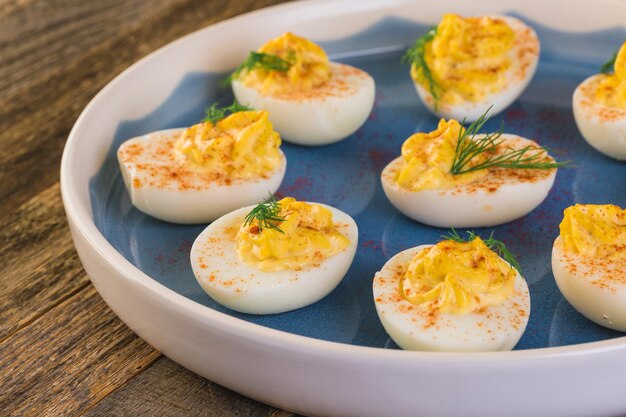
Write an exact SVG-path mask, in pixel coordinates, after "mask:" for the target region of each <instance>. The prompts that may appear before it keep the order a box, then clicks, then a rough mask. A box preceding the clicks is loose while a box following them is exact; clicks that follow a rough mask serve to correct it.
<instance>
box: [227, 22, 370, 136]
mask: <svg viewBox="0 0 626 417" xmlns="http://www.w3.org/2000/svg"><path fill="white" fill-rule="evenodd" d="M230 79H231V82H232V87H233V92H234V94H235V97H236V98H237V100H238V101H239V102H240V103H243V104H247V105H249V106H252V107H254V108H256V109H263V110H267V111H268V112H269V114H270V120H271V121H272V123H274V126H275V127H276V130H277V131H278V132H280V134H281V136H282V137H283V139H284V140H286V141H288V142H292V143H296V144H300V145H311V146H313V145H325V144H329V143H333V142H337V141H339V140H341V139H344V138H346V137H348V136H350V135H351V134H352V133H354V132H355V131H356V130H357V129H358V128H359V127H361V125H362V124H363V123H365V120H366V119H367V117H368V116H369V114H370V113H371V111H372V107H373V106H374V95H375V86H374V79H373V78H372V77H371V76H370V75H369V74H368V73H366V72H365V71H362V70H360V69H358V68H355V67H352V66H349V65H344V64H339V63H335V62H330V61H329V59H328V56H327V55H326V52H324V50H323V49H322V48H321V47H320V46H319V45H316V44H315V43H313V42H311V41H309V40H307V39H305V38H302V37H299V36H296V35H294V34H292V33H289V32H287V33H285V34H283V35H281V36H279V37H278V38H275V39H272V40H270V41H268V42H267V43H266V44H265V45H263V46H261V47H260V48H259V50H258V51H257V52H251V53H250V55H249V57H248V59H247V60H246V61H245V62H244V63H243V64H242V65H241V66H240V67H239V68H238V69H237V70H235V72H234V73H233V74H232V75H231V77H230Z"/></svg>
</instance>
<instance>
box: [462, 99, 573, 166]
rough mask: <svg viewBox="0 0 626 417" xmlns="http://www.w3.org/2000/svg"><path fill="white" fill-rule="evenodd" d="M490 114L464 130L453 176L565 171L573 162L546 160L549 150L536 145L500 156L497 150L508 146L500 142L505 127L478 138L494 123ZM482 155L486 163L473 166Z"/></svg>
mask: <svg viewBox="0 0 626 417" xmlns="http://www.w3.org/2000/svg"><path fill="white" fill-rule="evenodd" d="M492 107H493V106H492ZM490 110H491V107H489V108H488V109H487V111H486V112H485V113H483V114H482V115H481V116H480V117H479V118H478V120H476V121H475V122H474V123H472V124H470V125H469V126H468V127H467V128H466V129H465V130H463V129H461V130H460V131H459V138H458V141H457V144H456V149H455V152H454V160H453V161H452V166H451V167H450V173H451V174H452V175H459V174H465V173H468V172H473V171H479V170H482V169H488V168H491V167H498V168H507V169H552V168H561V167H563V166H566V165H568V164H569V161H566V162H552V161H550V160H548V159H546V157H547V155H548V151H547V149H546V148H543V147H540V146H539V147H537V146H532V145H528V146H525V147H523V148H520V149H507V150H506V151H504V152H502V153H501V154H499V155H496V154H495V151H496V149H497V148H498V146H500V145H501V144H502V143H503V142H504V139H501V138H500V136H501V135H502V129H503V126H500V129H499V130H498V131H497V132H495V133H489V134H485V135H484V136H481V137H477V135H478V134H479V132H480V130H481V129H482V128H483V126H484V124H485V123H487V122H488V121H489V119H490V117H489V116H487V114H488V113H489V111H490ZM461 124H462V125H464V124H465V119H463V122H462V123H461ZM481 154H487V155H488V156H487V158H486V159H485V160H484V161H481V162H478V163H475V164H474V165H470V162H472V161H475V158H476V157H477V156H479V155H481Z"/></svg>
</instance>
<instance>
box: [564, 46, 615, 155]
mask: <svg viewBox="0 0 626 417" xmlns="http://www.w3.org/2000/svg"><path fill="white" fill-rule="evenodd" d="M572 107H573V110H574V119H575V120H576V124H577V125H578V129H579V130H580V133H581V134H582V135H583V137H584V138H585V140H586V141H587V142H588V143H589V145H591V146H593V147H594V148H595V149H597V150H598V151H600V152H602V153H603V154H605V155H607V156H610V157H612V158H615V159H618V160H620V161H626V42H624V44H622V47H621V48H620V50H619V51H618V52H617V53H616V55H615V57H614V58H613V59H612V60H611V61H609V62H607V63H606V64H605V65H604V67H603V70H602V73H600V74H596V75H593V76H591V77H589V78H587V79H586V80H585V81H583V82H582V83H581V84H580V85H579V86H578V87H576V90H575V91H574V96H573V98H572Z"/></svg>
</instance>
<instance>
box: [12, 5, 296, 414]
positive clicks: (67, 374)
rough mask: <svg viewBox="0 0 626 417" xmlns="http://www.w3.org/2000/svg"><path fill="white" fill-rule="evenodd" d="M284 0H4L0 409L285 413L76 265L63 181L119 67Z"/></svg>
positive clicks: (26, 411) (25, 411) (31, 411)
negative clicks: (185, 352) (80, 132)
mask: <svg viewBox="0 0 626 417" xmlns="http://www.w3.org/2000/svg"><path fill="white" fill-rule="evenodd" d="M278 2H280V1H277V0H260V1H258V0H257V1H255V0H241V1H237V2H231V1H227V0H158V1H153V0H98V1H95V0H93V1H85V0H0V149H2V152H0V270H1V272H2V274H0V386H1V387H2V389H1V390H0V415H2V416H5V415H6V416H12V415H28V416H30V415H43V416H57V415H67V416H78V415H83V414H85V415H89V416H98V415H125V416H126V415H166V416H167V415H171V416H174V415H176V416H200V415H203V416H218V415H219V416H227V415H248V416H273V417H287V416H293V414H291V413H288V412H283V411H280V410H276V409H274V408H272V407H269V406H267V405H263V404H260V403H258V402H255V401H252V400H249V399H246V398H244V397H241V396H239V395H237V394H235V393H233V392H231V391H229V390H227V389H225V388H222V387H219V386H217V385H216V384H213V383H211V382H210V381H207V380H205V379H203V378H201V377H199V376H197V375H195V374H193V373H191V372H189V371H187V370H185V369H183V368H181V367H180V366H178V365H176V364H174V363H173V362H171V361H169V360H168V359H166V358H163V357H162V356H161V355H160V353H159V352H157V351H155V350H154V349H153V348H152V347H150V346H149V345H147V344H146V343H145V342H143V341H142V340H141V339H139V338H138V337H137V336H136V335H135V334H134V333H133V332H132V331H130V330H129V329H128V328H127V327H126V326H125V325H124V324H123V323H122V322H121V321H120V320H119V319H118V318H117V317H116V316H115V315H114V314H113V312H112V311H111V310H110V309H109V308H108V307H107V306H106V304H105V303H104V302H103V301H102V299H101V298H100V296H99V295H98V294H97V293H96V292H95V289H94V288H93V286H92V285H91V284H90V283H89V280H88V278H87V276H86V275H85V273H84V271H83V269H82V266H81V265H80V261H79V259H78V256H77V255H76V252H75V250H74V247H73V243H72V240H71V237H70V234H69V229H68V227H67V224H66V219H65V214H64V211H63V206H62V202H61V198H60V191H59V184H58V171H59V166H60V157H61V153H62V149H63V145H64V143H65V140H66V137H67V135H68V133H69V130H70V128H71V126H72V125H73V123H74V122H75V120H76V118H77V117H78V115H79V113H80V111H81V110H82V109H83V108H84V107H85V106H86V105H87V103H88V101H89V100H90V99H91V98H92V97H93V96H94V95H95V94H96V93H97V92H98V91H99V90H100V89H101V88H102V87H103V86H104V85H105V84H106V83H107V82H109V81H110V80H111V79H112V78H113V77H115V76H116V75H117V74H119V73H120V72H121V71H123V70H124V69H125V68H127V67H128V66H129V65H131V64H132V63H134V62H135V61H137V60H138V59H140V58H141V57H143V56H145V55H147V54H148V53H150V52H152V51H153V50H155V49H157V48H159V47H160V46H163V45H164V44H166V43H168V42H170V41H172V40H174V39H176V38H178V37H180V36H182V35H185V34H187V33H189V32H192V31H194V30H196V29H199V28H202V27H204V26H206V25H209V24H211V23H214V22H217V21H219V20H222V19H225V18H228V17H231V16H234V15H237V14H240V13H243V12H245V11H249V10H253V9H256V8H260V7H263V6H266V5H269V4H274V3H278ZM159 358H160V359H159ZM155 361H156V365H153V364H154V363H155Z"/></svg>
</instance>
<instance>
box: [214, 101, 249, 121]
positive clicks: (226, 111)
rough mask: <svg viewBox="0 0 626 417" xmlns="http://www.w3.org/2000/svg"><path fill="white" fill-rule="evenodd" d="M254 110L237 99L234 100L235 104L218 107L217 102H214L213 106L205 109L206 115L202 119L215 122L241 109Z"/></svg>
mask: <svg viewBox="0 0 626 417" xmlns="http://www.w3.org/2000/svg"><path fill="white" fill-rule="evenodd" d="M252 110H254V109H253V108H251V107H248V106H244V105H243V104H239V103H238V102H237V100H234V101H233V104H231V105H230V106H228V107H218V106H217V104H216V103H213V105H212V106H211V107H208V108H207V109H206V110H205V112H206V117H205V118H204V119H202V121H203V122H211V123H213V124H215V123H217V122H219V121H220V120H222V119H223V118H225V117H226V116H228V115H230V114H233V113H238V112H240V111H252Z"/></svg>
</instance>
